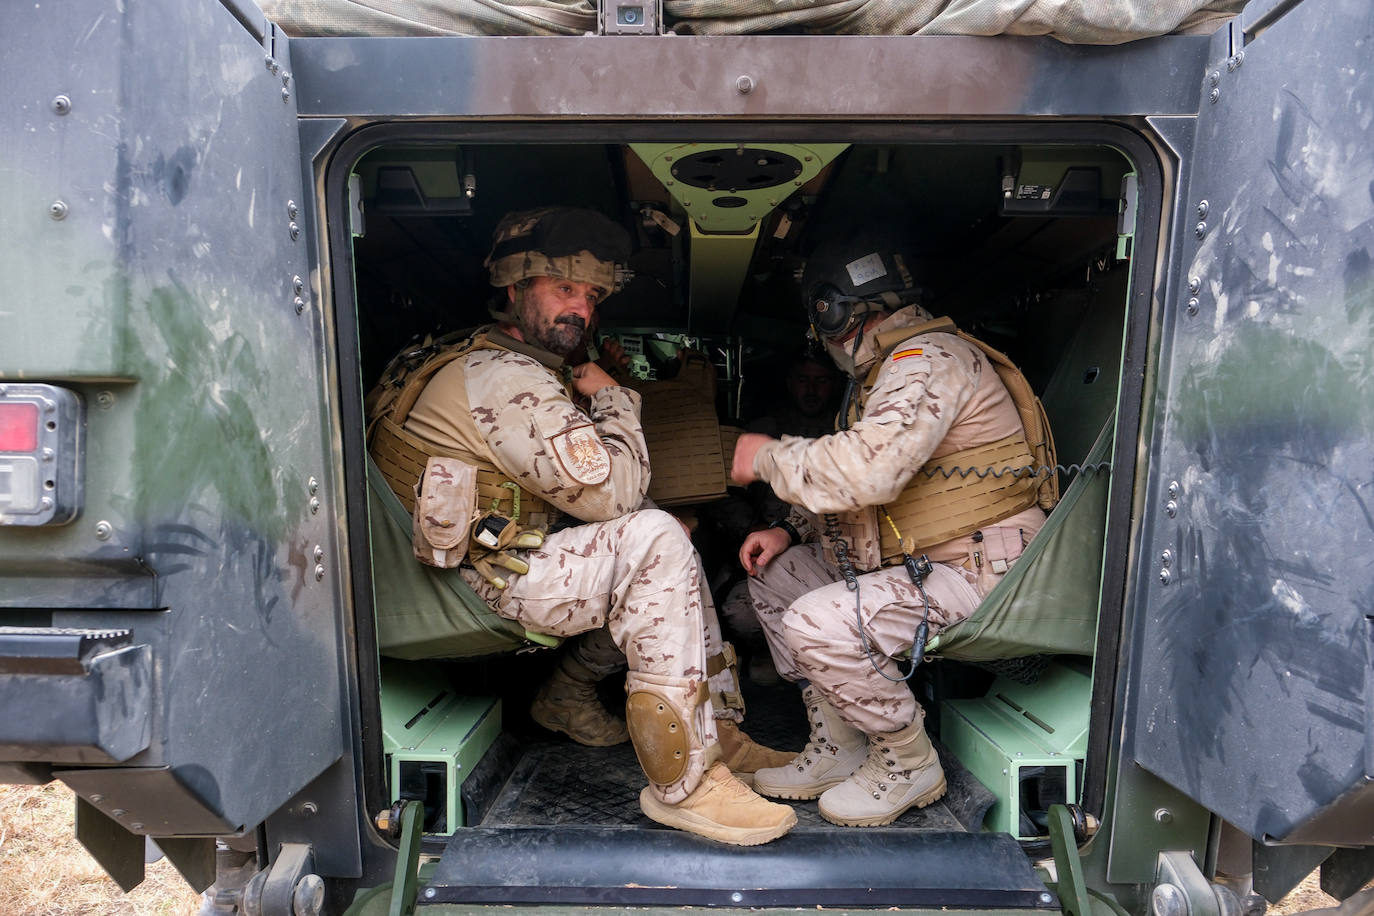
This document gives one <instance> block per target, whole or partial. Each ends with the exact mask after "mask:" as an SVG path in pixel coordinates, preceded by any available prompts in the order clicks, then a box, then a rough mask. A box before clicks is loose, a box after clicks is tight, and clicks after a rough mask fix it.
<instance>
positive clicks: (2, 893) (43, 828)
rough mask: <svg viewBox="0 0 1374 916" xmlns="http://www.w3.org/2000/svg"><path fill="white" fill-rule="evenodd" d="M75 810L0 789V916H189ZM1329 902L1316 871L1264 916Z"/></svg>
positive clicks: (183, 894)
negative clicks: (107, 850) (111, 868)
mask: <svg viewBox="0 0 1374 916" xmlns="http://www.w3.org/2000/svg"><path fill="white" fill-rule="evenodd" d="M74 807H75V806H74V803H73V800H72V793H71V790H69V789H68V788H67V787H66V786H64V785H62V784H61V783H56V782H54V783H50V784H48V785H46V786H5V785H0V916H194V914H195V912H196V911H197V910H198V909H199V907H200V895H199V894H197V893H195V892H193V891H192V890H191V889H190V888H189V887H188V886H187V885H186V882H185V881H183V880H182V878H181V875H179V874H177V871H176V869H174V868H173V867H172V866H171V864H170V863H168V862H167V860H166V859H162V860H160V861H158V862H154V863H153V864H151V865H149V866H148V871H147V877H146V878H145V879H144V881H143V883H142V884H140V885H139V886H138V887H137V888H136V889H135V890H134V891H133V893H131V894H127V895H126V894H125V893H124V892H123V891H121V890H120V889H119V885H117V884H115V883H114V882H113V881H112V880H110V878H109V877H107V876H106V874H105V872H104V871H102V870H101V868H100V866H99V865H97V864H96V863H95V860H94V859H92V858H91V857H90V855H89V854H88V853H87V852H86V850H85V849H83V848H82V846H81V844H80V843H78V842H77V841H76V838H75V835H74V833H73V831H72V816H73V811H74ZM1335 904H1336V901H1335V900H1333V899H1332V898H1330V897H1328V896H1327V895H1326V894H1323V893H1322V892H1321V889H1320V888H1319V887H1318V886H1317V876H1316V873H1315V872H1314V873H1313V874H1312V875H1311V876H1309V877H1308V879H1307V880H1306V881H1304V882H1303V883H1302V884H1301V885H1299V886H1298V887H1296V888H1294V890H1293V892H1292V893H1291V894H1289V895H1288V896H1287V897H1285V898H1284V899H1283V900H1281V901H1280V902H1279V903H1277V904H1275V905H1274V906H1272V907H1270V908H1269V916H1292V914H1296V913H1302V912H1305V911H1307V910H1311V909H1317V908H1319V907H1328V906H1335Z"/></svg>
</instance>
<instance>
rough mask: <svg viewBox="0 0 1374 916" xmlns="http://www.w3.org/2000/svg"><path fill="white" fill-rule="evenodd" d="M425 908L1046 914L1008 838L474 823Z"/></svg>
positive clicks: (451, 848) (447, 855)
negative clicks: (700, 832)
mask: <svg viewBox="0 0 1374 916" xmlns="http://www.w3.org/2000/svg"><path fill="white" fill-rule="evenodd" d="M419 902H420V903H421V904H422V905H429V904H450V905H451V904H466V905H480V904H496V905H506V906H521V905H526V906H528V905H539V904H545V905H564V906H577V905H595V906H638V907H654V906H672V907H681V906H709V907H726V908H747V907H802V906H805V907H815V906H826V907H883V908H888V907H919V908H922V909H930V908H941V907H948V908H960V909H979V910H985V911H988V910H991V911H997V910H1001V911H1006V910H1026V909H1043V910H1056V909H1057V908H1058V901H1057V900H1056V898H1055V897H1054V895H1053V894H1050V893H1049V892H1048V891H1046V889H1045V885H1044V884H1043V883H1042V882H1041V881H1040V880H1039V879H1037V878H1036V876H1035V873H1034V871H1033V870H1032V868H1031V866H1030V862H1029V860H1028V859H1027V858H1026V855H1025V853H1024V852H1022V850H1021V847H1020V846H1019V845H1018V844H1017V843H1016V841H1015V840H1014V839H1012V838H1011V837H1010V836H1008V835H1007V834H992V833H978V834H972V833H959V832H949V831H925V830H904V829H900V828H896V829H894V828H890V827H878V828H849V829H844V830H840V829H836V830H833V831H832V830H815V829H800V828H799V829H796V830H794V831H793V832H792V833H789V834H788V835H787V836H785V837H783V838H781V839H779V840H775V841H773V842H772V843H768V844H765V845H763V846H727V845H725V844H722V843H717V842H714V841H712V840H707V839H703V838H701V837H697V836H693V835H692V834H688V833H684V832H682V831H679V830H669V829H667V828H660V827H657V826H655V827H643V826H629V827H570V826H569V827H548V826H531V827H473V828H468V829H465V830H460V831H458V832H457V833H456V834H455V835H454V836H453V837H452V838H451V839H450V840H449V842H448V845H447V848H446V849H445V850H444V853H443V856H442V858H441V859H440V860H439V863H438V865H437V867H436V868H435V870H434V872H433V873H432V874H431V875H430V878H429V881H428V883H427V884H426V885H425V886H424V887H423V888H422V889H421V893H420V897H419Z"/></svg>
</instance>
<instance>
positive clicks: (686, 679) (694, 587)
mask: <svg viewBox="0 0 1374 916" xmlns="http://www.w3.org/2000/svg"><path fill="white" fill-rule="evenodd" d="M521 556H522V558H523V559H524V560H525V561H526V562H527V563H529V566H530V571H529V572H527V573H525V574H523V575H519V576H513V577H512V579H511V582H510V584H509V585H508V586H507V587H506V588H505V589H504V590H498V589H496V588H494V587H492V586H491V585H489V584H488V583H487V582H486V581H485V580H483V579H482V578H481V577H480V576H477V575H476V573H475V572H473V571H472V570H468V569H464V570H463V572H464V579H465V580H467V581H468V583H469V584H470V585H472V586H473V588H474V589H475V590H476V591H477V593H478V594H479V595H481V596H482V598H483V599H484V600H485V601H486V602H487V604H488V605H490V606H491V607H492V609H493V610H495V611H496V612H497V613H498V614H500V615H501V616H502V617H506V618H509V619H511V620H514V621H516V622H517V623H519V624H520V625H521V626H523V627H524V628H525V629H527V630H530V631H533V632H535V633H547V634H550V635H553V636H564V637H568V636H576V635H577V634H579V633H586V632H588V631H592V630H597V629H600V628H602V627H604V628H605V629H606V632H607V635H609V637H610V639H611V641H612V642H613V643H614V644H615V646H616V647H617V648H618V649H619V651H620V652H621V653H623V655H624V657H625V662H626V664H627V665H628V667H629V669H630V671H631V672H638V673H641V674H648V675H655V676H658V677H664V678H672V679H674V681H675V683H676V686H675V687H674V688H673V690H674V691H675V693H674V699H675V701H676V702H677V704H678V706H679V708H681V709H693V708H694V707H695V709H696V730H697V734H698V735H699V736H700V737H701V743H702V745H703V747H707V748H709V747H710V746H712V745H714V744H715V743H716V740H717V739H716V730H715V723H714V720H713V718H712V713H711V703H710V701H709V700H707V701H705V702H702V703H701V704H700V705H699V706H698V705H697V697H698V695H699V690H700V687H701V685H702V683H703V682H704V681H705V679H706V648H705V646H704V644H703V638H702V634H703V623H702V603H701V596H702V584H701V576H700V567H699V562H698V560H697V555H696V551H695V550H694V549H693V547H692V542H691V540H690V539H689V538H688V537H687V533H686V532H685V531H684V530H683V529H682V526H681V525H680V524H679V523H678V521H677V519H675V518H673V516H671V515H669V514H668V513H666V512H663V511H660V510H658V509H648V510H643V511H639V512H631V513H630V514H628V515H625V516H622V517H620V518H617V519H614V520H612V521H609V522H591V523H587V524H583V525H577V526H576V527H573V528H566V529H564V530H562V531H558V532H555V533H554V534H551V535H549V537H548V538H547V539H545V541H544V545H543V547H541V548H539V549H537V550H526V551H522V553H521ZM713 617H714V614H713ZM594 645H595V644H594V643H593V646H594ZM679 694H680V695H679ZM700 778H701V768H700V767H698V766H693V767H691V768H690V769H689V770H688V773H687V774H686V775H685V776H684V777H683V778H682V779H680V780H678V782H677V783H674V784H672V785H669V786H660V785H658V784H651V785H652V786H653V790H654V792H655V793H657V794H658V795H659V796H660V798H662V799H663V800H664V801H667V802H669V803H673V802H676V801H680V800H681V799H682V798H685V797H686V795H687V794H688V793H690V792H691V791H692V789H694V788H696V784H697V782H698V781H699V780H700Z"/></svg>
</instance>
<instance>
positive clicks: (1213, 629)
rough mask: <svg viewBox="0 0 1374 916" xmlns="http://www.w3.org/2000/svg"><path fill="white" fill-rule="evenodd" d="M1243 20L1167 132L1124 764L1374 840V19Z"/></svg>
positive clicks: (1352, 837) (1216, 801)
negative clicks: (1197, 99) (1188, 108)
mask: <svg viewBox="0 0 1374 916" xmlns="http://www.w3.org/2000/svg"><path fill="white" fill-rule="evenodd" d="M1251 6H1252V7H1254V9H1250V8H1247V10H1246V12H1245V14H1244V15H1243V18H1242V19H1239V20H1237V22H1236V23H1234V24H1233V25H1232V27H1231V31H1230V35H1229V38H1230V45H1229V47H1228V44H1227V39H1228V34H1227V33H1226V32H1225V31H1223V32H1221V33H1219V34H1218V35H1217V36H1216V40H1215V43H1214V48H1215V52H1214V54H1213V55H1212V64H1211V66H1210V67H1209V68H1208V72H1207V73H1202V74H1198V78H1199V79H1201V80H1203V81H1204V82H1203V88H1202V101H1201V109H1202V110H1201V112H1200V114H1199V117H1198V119H1197V122H1196V125H1195V131H1192V132H1190V131H1189V130H1187V129H1185V130H1184V131H1183V132H1182V133H1180V134H1178V135H1177V136H1176V137H1174V138H1173V139H1174V140H1175V142H1176V143H1177V145H1179V148H1180V150H1181V151H1182V155H1183V157H1184V159H1185V167H1186V174H1185V175H1184V176H1183V178H1182V182H1181V185H1180V187H1182V188H1183V189H1184V190H1183V192H1182V195H1181V196H1180V200H1181V201H1182V202H1183V205H1182V206H1180V208H1179V212H1177V213H1176V214H1175V220H1174V233H1173V235H1174V242H1173V246H1174V254H1173V257H1172V258H1171V261H1172V263H1173V264H1175V265H1177V269H1175V270H1174V271H1173V272H1172V274H1171V276H1170V277H1169V280H1168V289H1167V299H1166V301H1165V302H1164V306H1163V321H1162V327H1161V335H1162V344H1161V354H1160V369H1159V375H1158V386H1159V388H1158V393H1157V400H1156V413H1155V416H1154V418H1153V430H1152V433H1151V436H1150V439H1149V440H1148V441H1149V443H1150V456H1149V469H1150V484H1149V487H1148V489H1147V491H1146V496H1145V501H1144V513H1143V526H1142V530H1141V539H1140V545H1141V549H1140V551H1139V553H1138V555H1137V559H1136V563H1137V567H1136V583H1137V584H1136V587H1135V592H1134V602H1133V603H1134V606H1135V607H1136V608H1137V611H1136V620H1135V624H1136V626H1135V631H1134V633H1133V634H1132V636H1131V637H1130V642H1131V645H1132V646H1133V651H1134V653H1135V660H1134V663H1133V664H1132V666H1131V670H1132V675H1131V678H1132V683H1131V685H1130V694H1131V695H1133V696H1134V703H1133V707H1132V708H1131V710H1130V712H1129V713H1128V715H1129V718H1128V724H1127V733H1128V736H1129V737H1128V739H1127V747H1126V750H1127V753H1128V755H1129V756H1131V757H1133V758H1134V759H1135V760H1136V761H1138V762H1139V763H1140V764H1141V765H1142V766H1143V767H1145V768H1146V769H1147V770H1149V771H1151V772H1152V773H1154V774H1156V775H1157V776H1159V777H1161V778H1162V779H1164V780H1165V781H1166V782H1168V783H1170V784H1171V785H1173V786H1175V787H1176V788H1178V789H1179V790H1181V791H1182V792H1183V793H1184V794H1185V795H1187V796H1188V797H1190V798H1192V799H1194V800H1195V801H1197V802H1198V803H1199V804H1201V805H1203V806H1204V807H1206V808H1207V809H1209V810H1210V811H1212V812H1215V813H1216V814H1218V815H1220V816H1221V817H1222V818H1224V819H1225V820H1226V821H1229V822H1230V823H1231V824H1234V825H1235V826H1237V827H1239V828H1240V829H1241V830H1243V831H1244V832H1245V833H1247V834H1249V835H1250V836H1251V837H1252V838H1254V839H1255V840H1256V841H1257V842H1259V843H1283V844H1312V845H1345V846H1361V845H1368V844H1370V843H1372V842H1374V741H1372V740H1371V736H1374V691H1372V689H1371V688H1374V673H1372V672H1374V668H1372V667H1371V639H1374V614H1372V611H1374V561H1371V558H1372V557H1374V489H1371V484H1370V481H1371V479H1372V477H1374V472H1372V469H1371V458H1370V455H1371V453H1370V443H1371V441H1374V372H1371V369H1374V355H1372V352H1374V351H1371V346H1370V341H1371V331H1372V330H1374V328H1372V327H1371V325H1372V323H1374V266H1372V265H1371V260H1370V255H1371V252H1374V148H1372V147H1371V145H1370V143H1369V124H1370V117H1371V110H1370V105H1371V99H1374V74H1371V71H1370V68H1369V53H1370V38H1371V35H1374V8H1371V7H1370V5H1369V4H1368V3H1365V2H1362V0H1345V2H1327V3H1312V2H1304V3H1299V4H1296V5H1294V4H1286V3H1279V4H1251ZM1188 144H1191V149H1190V150H1189V149H1187V145H1188ZM1308 867H1309V868H1310V867H1311V865H1310V864H1309V865H1308ZM1258 880H1259V876H1258V872H1257V882H1258Z"/></svg>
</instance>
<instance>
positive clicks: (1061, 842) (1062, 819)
mask: <svg viewBox="0 0 1374 916" xmlns="http://www.w3.org/2000/svg"><path fill="white" fill-rule="evenodd" d="M1049 828H1050V848H1051V850H1053V852H1054V870H1055V875H1056V876H1057V877H1058V883H1057V886H1056V888H1055V891H1056V893H1058V894H1059V903H1060V905H1061V906H1062V907H1063V908H1064V912H1065V913H1066V914H1067V916H1092V902H1091V901H1090V900H1089V899H1088V885H1087V882H1085V881H1084V880H1083V863H1082V862H1081V861H1079V859H1078V844H1077V843H1076V842H1075V839H1074V834H1073V819H1072V818H1070V817H1069V809H1068V808H1065V807H1064V806H1063V805H1051V806H1050V811H1049Z"/></svg>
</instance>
